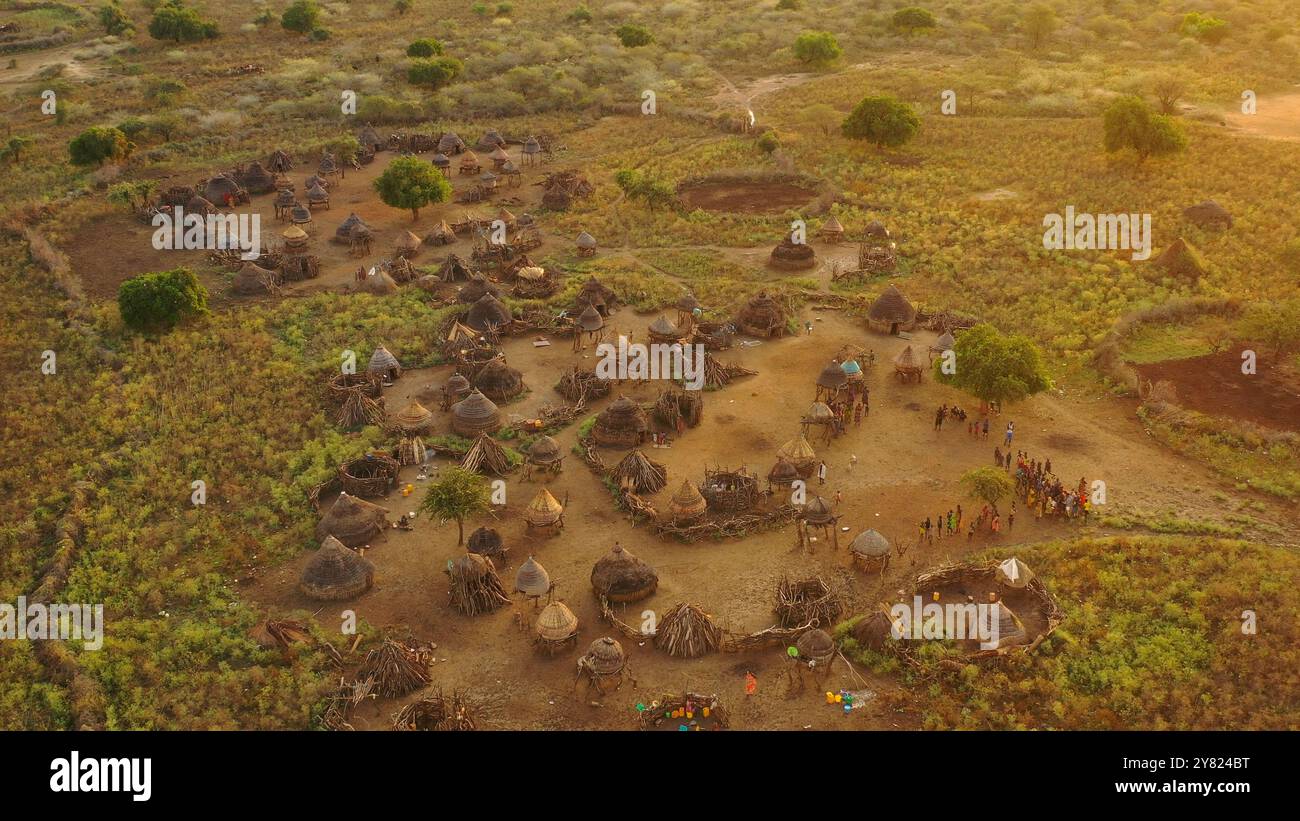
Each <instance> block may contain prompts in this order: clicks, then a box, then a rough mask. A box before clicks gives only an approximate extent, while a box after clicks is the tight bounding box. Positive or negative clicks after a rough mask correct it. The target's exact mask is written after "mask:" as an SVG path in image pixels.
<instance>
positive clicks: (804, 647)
mask: <svg viewBox="0 0 1300 821" xmlns="http://www.w3.org/2000/svg"><path fill="white" fill-rule="evenodd" d="M794 646H795V649H797V650H798V651H799V658H801V659H803V660H805V661H815V662H817V663H819V664H821V663H823V662H827V661H830V660H831V659H832V658H834V657H835V640H834V639H832V638H831V635H830V633H827V632H826V631H825V630H821V629H819V628H816V627H814V628H813V629H811V630H808V631H806V632H805V633H804V634H803V635H801V636H800V637H799V639H798V640H797V641H796V642H795V643H794Z"/></svg>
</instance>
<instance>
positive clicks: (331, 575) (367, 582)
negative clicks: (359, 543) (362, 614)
mask: <svg viewBox="0 0 1300 821" xmlns="http://www.w3.org/2000/svg"><path fill="white" fill-rule="evenodd" d="M374 583H375V566H374V565H373V564H371V563H370V561H369V560H368V559H366V558H365V557H364V556H361V555H359V554H358V553H357V552H356V551H354V550H349V549H348V548H347V547H345V546H344V545H343V543H342V542H340V541H339V540H338V539H336V538H334V537H333V536H326V537H325V540H324V541H323V542H321V546H320V547H319V548H318V549H317V550H316V552H315V553H313V554H312V557H311V559H309V560H308V562H307V566H306V567H304V568H303V571H302V577H301V578H300V579H299V580H298V589H300V590H302V592H303V593H304V594H305V595H306V596H307V597H308V598H311V599H315V600H316V601H343V600H345V599H350V598H352V597H354V596H359V595H361V594H362V593H364V592H366V591H367V590H369V589H370V588H371V586H372V585H373V584H374Z"/></svg>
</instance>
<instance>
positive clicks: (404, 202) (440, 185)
mask: <svg viewBox="0 0 1300 821" xmlns="http://www.w3.org/2000/svg"><path fill="white" fill-rule="evenodd" d="M375 191H377V192H379V198H380V199H381V200H383V201H384V204H386V205H391V206H392V207H394V208H407V209H409V210H410V212H411V219H412V220H416V219H419V218H420V209H421V208H423V207H425V206H426V205H433V204H435V203H439V202H446V201H447V200H448V199H449V198H450V197H451V183H449V182H447V178H446V177H444V176H443V175H442V172H441V171H439V170H438V169H437V168H434V167H433V163H430V162H428V161H427V160H422V159H420V158H419V157H398V158H397V159H395V160H393V161H392V162H390V163H389V164H388V167H387V168H385V169H384V173H382V174H380V175H379V177H378V179H376V180H375Z"/></svg>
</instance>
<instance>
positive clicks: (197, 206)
mask: <svg viewBox="0 0 1300 821" xmlns="http://www.w3.org/2000/svg"><path fill="white" fill-rule="evenodd" d="M219 210H220V209H218V208H217V206H215V205H213V204H212V203H211V202H209V201H208V200H207V199H206V198H204V197H201V196H199V195H198V194H195V195H194V196H192V197H190V198H189V199H188V200H186V201H185V213H186V214H198V215H200V216H205V217H206V216H207V215H208V214H215V213H217V212H218V211H219Z"/></svg>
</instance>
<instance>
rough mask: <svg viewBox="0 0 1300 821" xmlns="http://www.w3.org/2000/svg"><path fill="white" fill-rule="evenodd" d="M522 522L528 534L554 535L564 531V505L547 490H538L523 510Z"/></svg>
mask: <svg viewBox="0 0 1300 821" xmlns="http://www.w3.org/2000/svg"><path fill="white" fill-rule="evenodd" d="M524 522H525V523H526V524H527V525H528V531H529V532H530V533H531V532H533V531H537V532H540V533H546V534H549V535H554V534H556V533H558V532H559V531H561V530H563V529H564V505H562V504H560V500H559V499H556V498H555V497H554V496H552V495H551V492H550V491H549V490H547V489H546V488H539V489H538V491H537V495H536V496H534V497H533V500H532V501H531V502H529V503H528V507H526V508H524Z"/></svg>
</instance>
